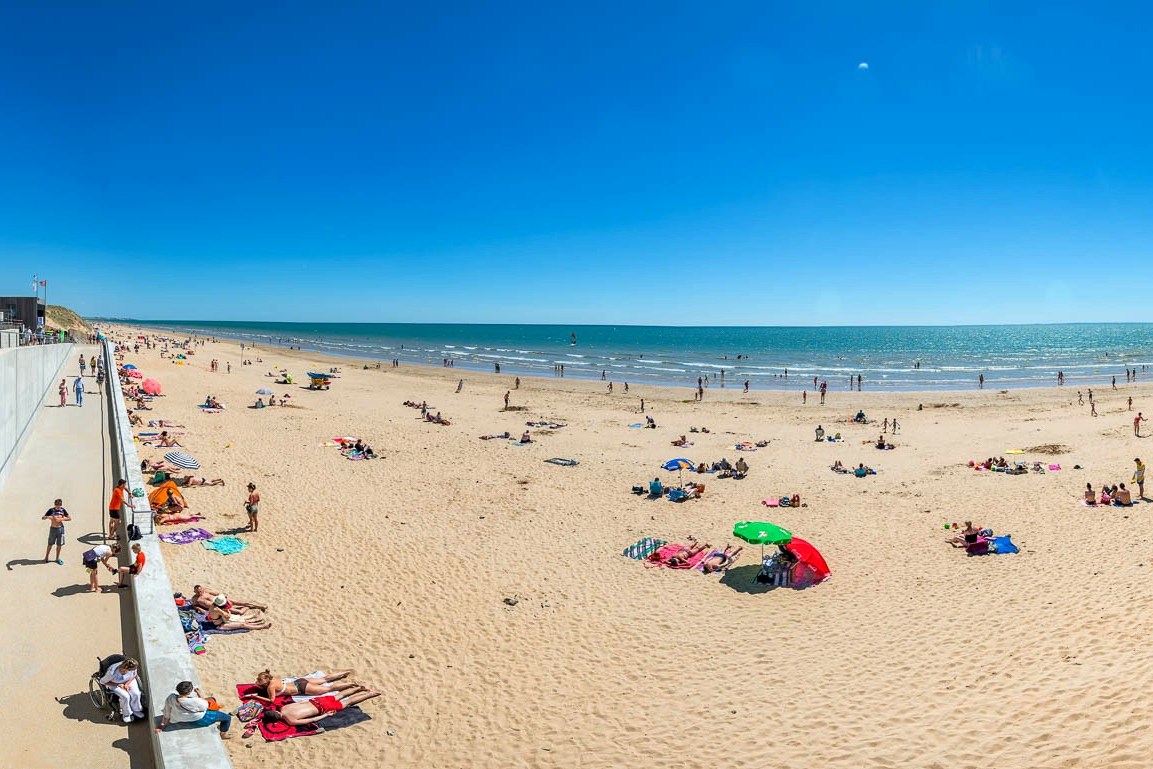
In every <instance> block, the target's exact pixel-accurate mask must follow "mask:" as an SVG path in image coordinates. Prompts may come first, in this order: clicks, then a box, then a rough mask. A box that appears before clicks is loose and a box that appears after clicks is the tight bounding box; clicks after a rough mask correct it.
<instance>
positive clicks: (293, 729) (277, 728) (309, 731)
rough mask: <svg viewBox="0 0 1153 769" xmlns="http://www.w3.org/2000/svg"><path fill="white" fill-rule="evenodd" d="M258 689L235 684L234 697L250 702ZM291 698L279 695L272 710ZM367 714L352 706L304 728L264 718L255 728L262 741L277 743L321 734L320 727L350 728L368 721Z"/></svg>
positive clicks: (252, 686)
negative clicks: (262, 738)
mask: <svg viewBox="0 0 1153 769" xmlns="http://www.w3.org/2000/svg"><path fill="white" fill-rule="evenodd" d="M259 693H260V689H259V687H257V685H256V684H237V685H236V696H237V697H239V698H240V701H241V702H249V701H252V695H253V694H259ZM257 701H258V702H259V700H257ZM292 701H293V700H292V698H291V697H287V696H285V695H281V696H279V697H277V698H276V700H275V701H274V702H273V707H274V708H282V707H284V706H285V705H287V704H289V703H290V702H292ZM261 704H264V703H261ZM368 718H369V717H368V714H367V713H365V712H364V711H363V710H361V709H360V708H359V707H358V706H355V705H354V706H353V707H351V708H347V709H345V710H342V711H340V712H339V713H333V714H332V715H331V716H329V717H328V718H325V719H324V720H322V721H320V722H319V723H316V724H308V725H306V726H290V725H288V724H286V723H284V722H283V721H270V720H267V719H265V718H259V719H257V721H256V723H257V727H258V728H259V729H260V734H261V736H262V737H264V739H266V740H267V741H269V742H279V741H280V740H287V739H289V738H290V737H308V736H309V735H313V734H318V733H321V727H323V730H324V731H331V730H333V729H339V728H341V727H343V726H351V725H353V724H359V723H361V722H362V721H367V720H368Z"/></svg>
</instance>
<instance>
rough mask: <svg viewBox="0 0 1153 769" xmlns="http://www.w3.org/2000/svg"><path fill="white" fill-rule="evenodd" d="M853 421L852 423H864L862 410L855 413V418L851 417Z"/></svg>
mask: <svg viewBox="0 0 1153 769" xmlns="http://www.w3.org/2000/svg"><path fill="white" fill-rule="evenodd" d="M853 421H854V422H861V423H864V422H865V421H866V420H865V412H864V411H863V410H862V411H858V412H857V415H856V416H855V417H853Z"/></svg>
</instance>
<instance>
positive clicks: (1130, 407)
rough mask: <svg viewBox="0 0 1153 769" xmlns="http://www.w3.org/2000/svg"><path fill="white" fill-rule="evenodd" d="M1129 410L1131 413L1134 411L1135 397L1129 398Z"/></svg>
mask: <svg viewBox="0 0 1153 769" xmlns="http://www.w3.org/2000/svg"><path fill="white" fill-rule="evenodd" d="M1129 410H1130V411H1132V410H1133V396H1132V395H1130V396H1129Z"/></svg>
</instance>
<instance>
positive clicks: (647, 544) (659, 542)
mask: <svg viewBox="0 0 1153 769" xmlns="http://www.w3.org/2000/svg"><path fill="white" fill-rule="evenodd" d="M665 544H666V542H665V540H663V539H653V538H652V537H642V538H641V539H638V540H637V541H636V543H635V544H632V545H629V546H628V547H626V548H625V549H624V550H623V551H621V555H623V556H624V557H626V558H632V559H633V560H635V561H643V560H644V559H646V558H648V557H649V556H650V555H652V554H653V551H655V550H657V549H658V548H660V547H662V546H663V545H665Z"/></svg>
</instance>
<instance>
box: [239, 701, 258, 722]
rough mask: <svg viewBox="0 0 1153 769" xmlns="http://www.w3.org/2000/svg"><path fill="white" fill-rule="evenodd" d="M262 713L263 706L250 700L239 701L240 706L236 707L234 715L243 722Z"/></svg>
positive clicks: (254, 718)
mask: <svg viewBox="0 0 1153 769" xmlns="http://www.w3.org/2000/svg"><path fill="white" fill-rule="evenodd" d="M263 713H264V706H263V705H261V704H260V703H259V702H254V701H251V700H250V701H249V702H242V703H240V707H238V708H237V709H236V717H237V718H239V719H240V720H241V721H243V722H245V723H247V722H249V721H254V720H256V719H257V718H260V716H261V715H262V714H263Z"/></svg>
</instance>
